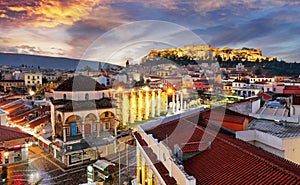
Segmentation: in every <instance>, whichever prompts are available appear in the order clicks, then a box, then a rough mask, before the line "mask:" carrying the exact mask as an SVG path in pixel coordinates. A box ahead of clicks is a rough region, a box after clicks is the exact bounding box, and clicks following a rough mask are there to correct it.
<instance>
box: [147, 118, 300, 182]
mask: <svg viewBox="0 0 300 185" xmlns="http://www.w3.org/2000/svg"><path fill="white" fill-rule="evenodd" d="M195 116H196V118H193V119H197V116H198V115H194V116H193V117H195ZM146 132H147V134H152V135H153V137H154V138H156V139H158V140H159V141H162V140H164V142H165V143H166V144H167V145H168V146H169V148H170V149H171V150H173V147H174V145H175V144H178V145H180V144H182V142H190V143H191V142H199V141H201V139H202V138H204V139H209V140H213V139H214V140H213V141H212V144H211V148H210V149H208V150H206V151H204V152H201V153H199V154H197V155H195V156H193V157H191V158H189V159H187V160H186V161H184V162H183V166H184V169H185V171H186V172H187V173H188V174H189V175H192V176H194V177H195V178H196V183H197V184H274V183H276V184H299V182H300V166H298V165H296V164H294V163H292V162H289V161H287V160H285V159H282V158H280V157H277V156H275V155H273V154H271V153H268V152H265V151H263V150H261V149H259V148H257V147H255V146H253V145H251V144H248V143H246V142H243V141H241V140H236V139H233V138H230V137H228V136H225V135H223V134H220V133H218V134H217V136H216V137H215V138H214V135H213V132H212V131H209V132H205V130H204V128H203V127H200V126H196V125H195V124H194V123H192V122H189V121H187V120H185V119H184V118H181V119H180V120H175V121H172V122H168V123H166V124H163V125H159V126H157V127H155V128H153V129H151V130H148V131H146ZM204 132H205V134H204Z"/></svg>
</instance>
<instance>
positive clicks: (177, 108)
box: [175, 93, 179, 113]
mask: <svg viewBox="0 0 300 185" xmlns="http://www.w3.org/2000/svg"><path fill="white" fill-rule="evenodd" d="M175 105H176V113H178V112H179V94H178V93H176V103H175Z"/></svg>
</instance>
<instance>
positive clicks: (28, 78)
mask: <svg viewBox="0 0 300 185" xmlns="http://www.w3.org/2000/svg"><path fill="white" fill-rule="evenodd" d="M42 78H43V75H42V73H25V77H24V80H25V85H26V86H33V85H42V83H43V82H42Z"/></svg>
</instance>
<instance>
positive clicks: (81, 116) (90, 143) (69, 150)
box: [50, 75, 119, 166]
mask: <svg viewBox="0 0 300 185" xmlns="http://www.w3.org/2000/svg"><path fill="white" fill-rule="evenodd" d="M52 97H53V99H51V103H50V105H51V123H52V131H53V133H52V139H53V155H54V157H55V158H56V159H58V160H60V161H61V162H62V163H64V164H65V165H67V166H73V165H78V164H82V163H85V162H89V161H93V160H96V159H98V157H99V155H100V154H99V151H98V149H99V148H98V147H102V146H105V145H109V144H112V142H113V140H114V139H113V138H114V135H115V134H116V133H115V132H116V126H117V124H118V123H117V122H116V120H117V119H119V118H117V117H116V114H115V108H114V106H113V103H112V100H111V94H110V91H109V90H107V89H106V88H105V87H104V86H103V85H100V84H99V83H98V82H96V81H95V80H93V79H91V78H89V77H86V76H82V75H79V76H76V77H74V78H70V79H68V80H66V81H65V82H63V83H62V84H61V85H60V86H58V88H57V89H56V90H54V92H53V96H52Z"/></svg>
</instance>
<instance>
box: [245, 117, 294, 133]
mask: <svg viewBox="0 0 300 185" xmlns="http://www.w3.org/2000/svg"><path fill="white" fill-rule="evenodd" d="M249 129H250V130H259V131H261V132H264V133H268V134H271V135H273V136H276V137H279V138H296V137H300V124H295V123H286V124H284V122H276V121H271V120H262V119H254V120H252V121H251V123H250V124H249Z"/></svg>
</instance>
